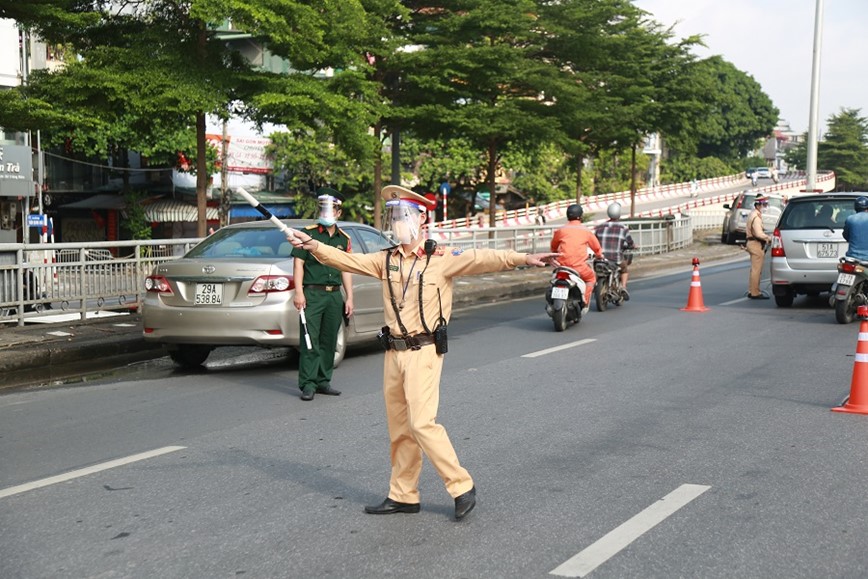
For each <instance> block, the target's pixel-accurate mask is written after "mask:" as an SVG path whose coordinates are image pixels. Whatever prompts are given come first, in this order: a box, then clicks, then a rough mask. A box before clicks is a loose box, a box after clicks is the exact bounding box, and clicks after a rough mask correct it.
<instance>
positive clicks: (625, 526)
mask: <svg viewBox="0 0 868 579" xmlns="http://www.w3.org/2000/svg"><path fill="white" fill-rule="evenodd" d="M710 488H711V487H710V486H706V485H691V484H684V485H681V486H680V487H678V488H677V489H675V490H674V491H672V492H671V493H669V494H668V495H666V496H665V497H663V498H662V499H660V500H659V501H657V502H656V503H654V504H653V505H651V506H649V507H648V508H646V509H645V510H644V511H642V512H641V513H639V514H637V515H636V516H634V517H633V518H632V519H629V520H627V521H625V522H624V523H622V524H621V525H620V526H618V527H616V528H614V529H612V530H611V531H609V532H608V533H606V535H604V536H603V537H601V538H600V539H598V540H597V541H596V542H595V543H594V544H592V545H591V546H589V547H588V548H586V549H585V550H584V551H582V552H581V553H579V554H578V555H575V556H574V557H572V558H570V559H569V560H567V561H566V562H565V563H563V564H561V565H560V566H559V567H557V568H556V569H554V570H553V571H551V572H550V573H549V574H550V575H560V576H562V577H585V576H586V575H587V574H588V573H590V572H591V571H593V570H594V569H596V568H597V567H599V566H600V565H602V564H603V563H605V562H606V561H608V560H609V559H611V558H612V557H613V556H614V555H615V554H617V553H618V552H619V551H620V550H621V549H623V548H624V547H626V546H627V545H629V544H630V543H632V542H633V541H635V540H636V539H638V538H639V537H641V536H642V535H643V534H645V533H646V532H647V531H650V530H651V529H652V528H653V527H655V526H656V525H657V524H659V523H661V522H663V521H664V520H666V518H667V517H668V516H669V515H671V514H673V513H674V512H675V511H677V510H678V509H680V508H681V507H683V506H684V505H686V504H687V503H689V502H690V501H692V500H693V499H695V498H696V497H698V496H699V495H701V494H702V493H704V492H705V491H707V490H708V489H710Z"/></svg>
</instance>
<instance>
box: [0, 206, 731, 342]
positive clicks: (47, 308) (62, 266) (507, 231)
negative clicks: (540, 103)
mask: <svg viewBox="0 0 868 579" xmlns="http://www.w3.org/2000/svg"><path fill="white" fill-rule="evenodd" d="M721 219H722V216H721ZM623 222H624V223H625V224H627V225H628V226H629V227H630V229H631V230H632V234H633V238H634V240H635V241H636V245H637V246H638V249H637V251H636V252H635V253H636V254H637V255H643V254H654V253H664V252H667V251H671V250H673V249H678V248H680V247H684V246H686V245H689V244H690V243H692V241H693V230H694V226H693V223H692V219H691V217H690V216H689V215H681V216H666V217H664V218H659V219H658V218H651V219H641V220H635V221H627V220H625V221H623ZM717 223H718V225H719V223H720V221H718V222H717ZM553 231H554V227H553V226H551V225H549V226H526V227H498V228H491V229H489V228H468V227H463V228H450V229H442V230H441V229H433V230H432V231H431V235H437V236H438V237H439V238H440V239H442V240H443V241H442V242H443V243H444V244H448V245H451V246H457V247H462V248H470V247H490V248H494V249H515V250H516V251H522V252H528V253H538V252H546V251H549V242H550V240H551V237H552V233H553ZM198 242H199V239H161V240H148V241H103V242H93V243H84V244H73V243H51V244H39V245H33V244H27V245H25V244H0V323H2V322H6V323H17V324H18V325H23V324H24V322H25V320H27V319H31V318H39V317H45V316H49V315H54V314H57V313H61V312H62V313H74V314H76V315H77V317H78V318H80V319H82V320H83V319H86V318H87V317H88V313H89V312H97V311H112V310H114V311H118V310H126V311H134V310H138V308H139V306H140V305H141V300H142V296H143V293H144V286H143V280H144V278H145V277H146V276H147V275H149V274H150V273H151V271H152V270H153V268H154V266H155V265H156V264H158V263H161V262H165V261H169V260H172V259H176V258H177V257H179V256H181V255H183V254H184V253H186V252H187V250H188V249H190V248H191V247H192V246H193V245H195V244H196V243H198Z"/></svg>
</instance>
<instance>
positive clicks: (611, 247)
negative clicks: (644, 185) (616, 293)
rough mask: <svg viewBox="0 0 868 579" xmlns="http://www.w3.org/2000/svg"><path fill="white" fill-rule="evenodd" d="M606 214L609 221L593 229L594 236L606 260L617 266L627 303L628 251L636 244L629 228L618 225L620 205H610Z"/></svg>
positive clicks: (629, 255)
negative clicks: (598, 241)
mask: <svg viewBox="0 0 868 579" xmlns="http://www.w3.org/2000/svg"><path fill="white" fill-rule="evenodd" d="M606 214H607V215H608V216H609V220H608V221H606V222H605V223H601V224H600V225H598V226H597V227H595V228H594V234H595V235H596V236H597V239H599V240H600V245H601V246H602V248H603V254H604V255H605V256H606V259H608V260H609V261H611V262H613V263H616V264H618V269H619V270H620V272H621V295H622V296H623V297H624V301H628V300H629V299H630V294H629V293H628V292H627V278H628V277H629V272H628V267H629V266H630V264H631V263H633V254H632V253H630V252H629V250H631V249H633V248H634V247H636V244H635V243H634V242H633V237H632V236H631V235H630V228H629V227H627V226H626V225H624V224H623V223H619V221H620V220H621V204H620V203H617V202H616V203H612V204H611V205H609V207H608V209H606Z"/></svg>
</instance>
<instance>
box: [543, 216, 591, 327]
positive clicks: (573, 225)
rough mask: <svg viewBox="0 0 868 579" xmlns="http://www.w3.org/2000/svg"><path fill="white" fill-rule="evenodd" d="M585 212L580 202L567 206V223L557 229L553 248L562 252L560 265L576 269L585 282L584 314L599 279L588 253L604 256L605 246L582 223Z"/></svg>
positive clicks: (586, 311)
mask: <svg viewBox="0 0 868 579" xmlns="http://www.w3.org/2000/svg"><path fill="white" fill-rule="evenodd" d="M583 214H584V209H582V206H581V205H579V204H578V203H574V204H572V205H570V206H569V207H567V224H566V225H564V226H563V227H561V228H560V229H558V230H556V231H555V234H554V236H552V241H551V250H552V251H553V252H555V253H558V254H560V256H561V257H559V258H558V262H559V264H560V265H563V266H566V267H569V268H571V269H574V270H576V272H578V274H579V277H580V278H582V281H584V282H585V302H584V303H585V305H584V307H583V308H582V315H585V314H587V313H588V310H589V309H590V307H591V294H592V293H593V291H594V284H595V283H596V281H597V275H596V274H595V273H594V268H593V267H591V266H590V265H588V254H589V252H593V254H594V255H595V256H597V257H599V258H602V257H603V248H602V247H601V246H600V241H599V240H598V239H597V236H596V235H594V234H593V233H592V232H591V231H590V230H589V229H588V228H587V227H585V226H584V225H583V224H582V215H583Z"/></svg>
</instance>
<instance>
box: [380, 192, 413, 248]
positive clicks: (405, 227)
mask: <svg viewBox="0 0 868 579" xmlns="http://www.w3.org/2000/svg"><path fill="white" fill-rule="evenodd" d="M421 215H422V211H421V210H420V207H419V205H418V204H416V203H413V202H412V201H404V200H401V199H391V200H389V201H386V221H388V223H389V227H390V229H391V231H392V235H393V236H394V237H395V241H397V242H398V243H411V242H412V241H413V240H414V239H417V238H418V236H419V226H420V223H419V222H420V216H421Z"/></svg>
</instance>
